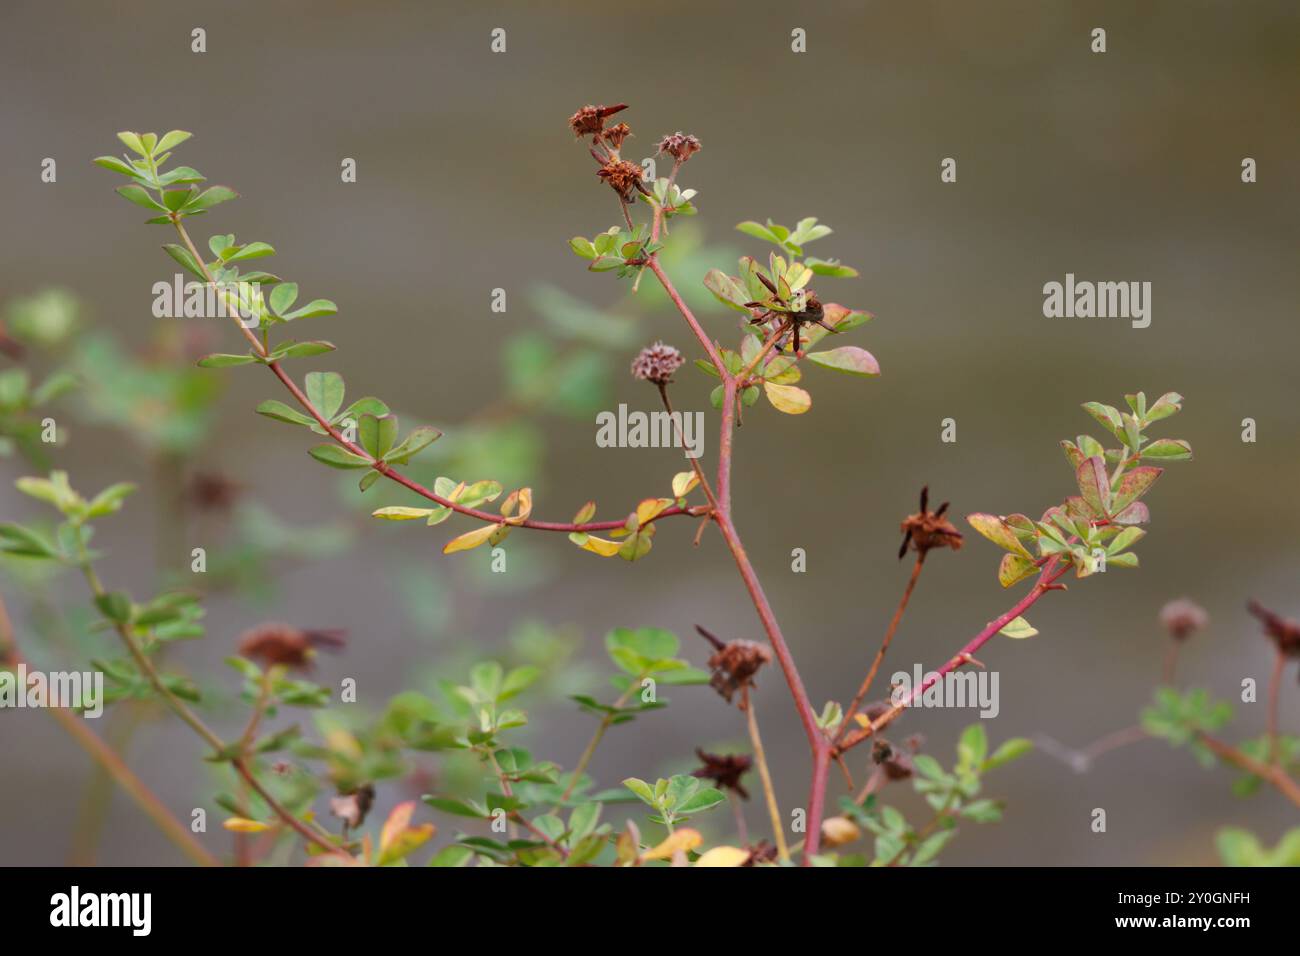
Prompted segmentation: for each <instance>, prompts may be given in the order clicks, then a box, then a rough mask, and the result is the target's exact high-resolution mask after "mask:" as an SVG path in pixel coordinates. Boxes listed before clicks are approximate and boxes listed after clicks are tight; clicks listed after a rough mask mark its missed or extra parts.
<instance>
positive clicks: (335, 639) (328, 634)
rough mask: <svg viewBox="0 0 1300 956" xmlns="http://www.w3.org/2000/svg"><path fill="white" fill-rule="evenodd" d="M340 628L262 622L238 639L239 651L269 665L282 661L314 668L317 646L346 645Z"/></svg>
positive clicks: (298, 666)
mask: <svg viewBox="0 0 1300 956" xmlns="http://www.w3.org/2000/svg"><path fill="white" fill-rule="evenodd" d="M343 643H344V642H343V632H342V631H338V630H316V631H303V630H299V629H298V628H296V627H290V626H289V625H288V624H259V625H258V626H257V627H254V628H252V629H251V630H248V631H245V632H244V635H243V636H242V637H241V638H240V639H239V653H240V655H241V656H243V657H247V658H248V659H249V660H257V661H261V662H262V663H263V664H265V665H267V666H271V665H275V664H283V665H285V666H286V667H290V668H294V669H297V670H305V669H307V668H309V667H311V662H312V658H313V657H315V649H316V648H318V647H323V648H327V649H329V650H338V649H339V648H341V647H342V646H343Z"/></svg>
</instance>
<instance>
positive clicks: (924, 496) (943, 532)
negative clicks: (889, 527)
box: [898, 486, 962, 558]
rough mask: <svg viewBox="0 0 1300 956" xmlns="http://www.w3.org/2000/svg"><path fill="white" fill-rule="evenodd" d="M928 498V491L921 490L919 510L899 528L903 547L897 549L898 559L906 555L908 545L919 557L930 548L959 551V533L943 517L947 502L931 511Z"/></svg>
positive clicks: (960, 539) (905, 519)
mask: <svg viewBox="0 0 1300 956" xmlns="http://www.w3.org/2000/svg"><path fill="white" fill-rule="evenodd" d="M929 497H930V489H929V486H926V487H924V488H922V489H921V510H920V511H918V512H917V513H916V514H913V515H908V516H907V517H906V518H904V519H903V523H902V525H900V526H899V529H900V530H901V531H902V532H903V545H902V547H900V548H899V549H898V556H899V557H900V558H901V557H902V556H903V555H904V554H906V553H907V547H908V545H909V544H910V545H911V546H912V547H913V548H915V549H916V551H917V553H918V554H920V555H924V554H925V553H926V552H927V551H929V550H931V549H932V548H952V549H953V550H954V551H957V550H960V549H961V541H962V538H961V532H960V531H958V530H957V529H956V528H955V527H954V526H953V524H952V522H950V521H948V520H947V519H946V518H944V516H943V515H944V512H946V511H947V510H948V502H946V501H945V502H944V503H943V504H941V505H940V506H939V510H938V511H931V510H929V508H928V507H927V504H928V502H929Z"/></svg>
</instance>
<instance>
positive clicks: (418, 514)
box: [370, 506, 433, 521]
mask: <svg viewBox="0 0 1300 956" xmlns="http://www.w3.org/2000/svg"><path fill="white" fill-rule="evenodd" d="M432 511H433V509H432V508H402V507H398V506H394V507H392V508H380V509H378V510H377V511H372V512H370V517H372V518H386V519H388V520H389V521H410V520H411V519H412V518H424V517H427V516H428V515H429V513H430V512H432Z"/></svg>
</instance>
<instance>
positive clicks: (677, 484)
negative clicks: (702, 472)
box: [673, 471, 700, 498]
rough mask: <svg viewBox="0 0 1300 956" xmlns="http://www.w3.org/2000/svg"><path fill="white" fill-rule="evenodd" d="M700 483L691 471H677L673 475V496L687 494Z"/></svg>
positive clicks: (677, 496)
mask: <svg viewBox="0 0 1300 956" xmlns="http://www.w3.org/2000/svg"><path fill="white" fill-rule="evenodd" d="M699 483H700V479H699V478H698V477H697V476H696V474H695V472H693V471H679V472H678V473H677V474H675V475H673V497H674V498H681V497H682V496H684V495H686V494H689V493H690V491H691V490H692V489H693V488H694V487H695V486H696V485H698V484H699Z"/></svg>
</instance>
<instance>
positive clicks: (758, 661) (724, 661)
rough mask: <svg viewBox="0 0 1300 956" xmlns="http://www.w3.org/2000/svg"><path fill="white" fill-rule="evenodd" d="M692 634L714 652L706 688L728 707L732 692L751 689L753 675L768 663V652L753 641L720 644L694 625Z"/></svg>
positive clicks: (769, 658)
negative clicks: (708, 645)
mask: <svg viewBox="0 0 1300 956" xmlns="http://www.w3.org/2000/svg"><path fill="white" fill-rule="evenodd" d="M695 630H697V631H699V632H700V636H702V637H703V638H704V639H705V640H707V641H708V642H709V643H710V644H712V645H713V646H714V648H716V653H714V655H713V656H712V657H710V658H709V670H711V671H712V672H713V674H712V676H711V677H710V678H709V686H710V687H712V688H713V689H714V690H716V691H717V692H718V693H719V694H721V695H722V699H723V700H725V701H726V702H727V703H731V698H732V697H733V696H734V695H735V693H736V691H738V690H741V689H743V688H746V687H753V686H754V675H755V674H757V673H758V671H759V669H760V668H761V667H762V666H763V665H764V664H767V663H770V662H771V660H772V652H771V651H769V650H768V649H767V648H766V647H764V646H763V645H762V644H756V643H754V642H753V641H729V642H727V643H726V644H724V643H723V642H722V641H720V640H719V639H718V638H716V637H714V636H713V635H712V634H710V633H709V632H708V631H706V630H705V629H704V628H702V627H700V626H699V625H698V624H697V625H695Z"/></svg>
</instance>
